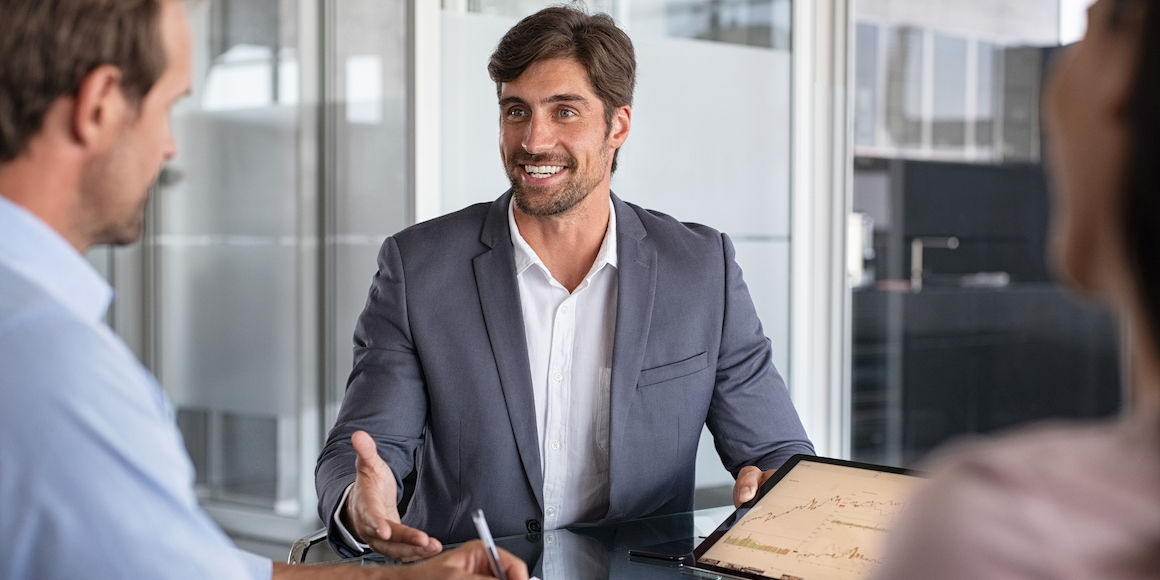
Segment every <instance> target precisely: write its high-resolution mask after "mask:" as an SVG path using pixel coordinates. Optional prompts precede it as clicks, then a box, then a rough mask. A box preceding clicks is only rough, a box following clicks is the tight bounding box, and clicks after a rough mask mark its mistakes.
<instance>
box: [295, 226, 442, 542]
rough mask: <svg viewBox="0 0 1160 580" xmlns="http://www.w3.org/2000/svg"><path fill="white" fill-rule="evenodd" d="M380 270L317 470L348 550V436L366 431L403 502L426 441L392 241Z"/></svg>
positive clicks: (325, 514) (399, 262)
mask: <svg viewBox="0 0 1160 580" xmlns="http://www.w3.org/2000/svg"><path fill="white" fill-rule="evenodd" d="M378 266H379V270H378V272H377V273H376V274H375V277H374V280H373V282H372V284H371V289H370V293H369V296H368V297H367V304H366V307H365V308H364V310H363V312H362V315H360V316H359V319H358V323H357V325H356V326H355V332H354V368H353V370H352V371H351V375H350V380H349V381H348V382H347V387H346V395H345V396H344V397H343V401H342V408H341V409H340V410H339V413H338V418H337V421H336V422H335V426H334V428H333V429H331V431H330V435H329V437H328V439H327V442H326V446H325V447H323V450H322V453H321V455H320V457H319V459H318V465H317V467H316V468H315V487H316V489H317V492H318V498H319V501H318V510H319V516H320V517H321V518H322V521H323V522H325V523H326V526H327V528H328V529H329V534H330V539H331V544H332V545H334V546H335V547H336V549H338V550H340V551H342V552H349V549H347V548H346V545H345V543H344V542H342V540H341V538H340V536H339V534H338V530H337V529H336V527H335V526H334V524H333V519H332V515H333V514H334V510H335V508H336V507H337V505H338V503H339V501H340V499H341V498H342V494H343V491H344V490H345V489H346V487H347V486H348V485H350V484H351V483H353V482H354V477H355V468H354V461H355V452H354V448H353V447H352V446H351V443H350V437H351V435H352V434H353V433H354V432H355V431H358V430H363V431H366V432H367V433H369V434H370V435H371V436H372V437H373V438H374V440H375V444H376V445H377V446H378V452H379V455H380V456H381V457H382V458H383V460H384V461H386V462H387V465H389V466H390V467H391V471H393V472H394V475H395V481H396V483H397V484H398V490H399V498H401V497H402V490H403V484H402V479H403V477H405V476H406V475H407V474H409V473H410V472H411V470H412V468H413V466H414V456H415V455H414V454H415V448H416V447H418V445H419V444H420V442H421V441H422V439H423V433H424V428H425V426H426V417H427V389H426V385H425V383H424V380H423V370H422V367H421V365H420V362H419V359H418V357H417V355H416V352H415V348H414V345H413V341H412V337H411V330H410V322H409V320H408V311H407V308H408V304H407V294H406V277H405V275H404V269H403V258H402V255H401V253H400V252H399V248H398V245H397V244H396V242H395V240H394V238H387V240H386V241H385V242H383V246H382V249H381V250H380V252H379V258H378Z"/></svg>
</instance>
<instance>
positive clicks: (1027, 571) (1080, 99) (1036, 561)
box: [877, 0, 1160, 580]
mask: <svg viewBox="0 0 1160 580" xmlns="http://www.w3.org/2000/svg"><path fill="white" fill-rule="evenodd" d="M1088 22H1089V25H1088V30H1087V34H1086V36H1085V37H1084V40H1083V41H1082V42H1080V43H1079V44H1078V45H1077V46H1075V47H1073V48H1070V49H1068V50H1067V52H1066V53H1065V54H1064V55H1063V56H1062V59H1061V61H1060V63H1059V64H1058V66H1057V67H1056V69H1055V71H1054V75H1053V77H1052V79H1051V82H1050V86H1049V88H1048V91H1047V96H1046V103H1045V105H1046V110H1047V114H1046V121H1047V124H1048V137H1049V139H1050V161H1051V162H1050V168H1051V173H1052V176H1053V186H1054V188H1053V189H1054V198H1055V208H1054V215H1053V238H1054V239H1053V244H1052V259H1053V262H1054V266H1055V269H1056V271H1057V273H1058V274H1059V275H1060V276H1061V277H1062V278H1063V279H1064V280H1066V281H1067V282H1068V283H1069V284H1070V285H1071V286H1072V287H1074V288H1076V289H1078V290H1080V291H1082V292H1085V293H1088V294H1091V295H1094V296H1096V297H1098V298H1100V299H1102V300H1104V301H1106V302H1107V303H1109V304H1110V305H1111V306H1113V307H1114V308H1115V309H1116V310H1117V311H1118V312H1119V314H1120V315H1121V320H1122V321H1123V323H1124V324H1125V325H1127V330H1128V333H1129V336H1130V337H1131V338H1130V340H1129V341H1128V343H1129V348H1130V350H1131V355H1132V356H1131V361H1132V364H1131V370H1132V372H1131V389H1132V395H1131V400H1130V403H1129V406H1130V411H1129V412H1127V413H1125V414H1124V416H1123V417H1122V418H1121V419H1120V420H1117V421H1114V422H1111V423H1105V424H1095V425H1091V424H1055V425H1047V426H1040V427H1035V428H1032V429H1029V430H1026V431H1023V432H1022V433H1019V434H1015V435H1011V436H1008V437H1005V438H1001V439H997V440H993V441H990V442H987V443H967V444H962V445H960V446H958V447H957V448H955V449H953V450H951V451H949V452H947V453H945V454H943V455H942V457H941V458H940V459H938V460H936V461H935V462H934V463H933V464H932V465H931V466H930V472H931V473H932V475H933V479H932V480H931V481H930V482H929V483H928V484H926V486H925V487H924V488H923V489H922V490H921V491H919V492H918V494H917V495H916V497H915V499H914V500H913V501H912V502H911V503H910V505H909V507H908V511H907V512H906V513H905V514H904V515H903V516H902V518H901V519H900V521H899V522H898V523H897V525H896V526H895V528H894V530H893V535H892V537H891V538H890V541H889V548H888V552H887V555H886V557H885V558H884V561H883V562H882V565H881V566H880V567H879V569H878V570H877V574H878V577H879V578H882V579H883V580H886V579H890V580H905V579H915V580H918V579H922V580H934V579H937V580H955V579H960V578H961V579H964V580H965V579H971V580H980V579H984V580H1007V579H1015V578H1051V579H1073V578H1074V579H1080V578H1084V579H1089V578H1113V579H1127V578H1160V6H1157V3H1156V0H1100V1H1099V2H1097V3H1096V4H1095V5H1094V6H1093V7H1092V8H1091V9H1090V10H1089V19H1088ZM1109 388H1111V385H1109Z"/></svg>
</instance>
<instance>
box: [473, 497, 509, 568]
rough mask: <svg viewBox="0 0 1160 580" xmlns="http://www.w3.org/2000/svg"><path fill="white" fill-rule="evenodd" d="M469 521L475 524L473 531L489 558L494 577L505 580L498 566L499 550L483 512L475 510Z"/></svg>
mask: <svg viewBox="0 0 1160 580" xmlns="http://www.w3.org/2000/svg"><path fill="white" fill-rule="evenodd" d="M471 521H473V522H475V531H476V533H478V534H479V539H480V540H483V548H484V549H485V550H487V555H488V557H490V558H491V567H492V569H493V570H495V577H496V578H499V580H507V576H504V573H503V568H501V567H500V565H499V550H497V549H496V547H495V539H494V538H492V537H491V528H489V527H487V520H486V519H485V518H484V517H483V510H475V513H473V514H471Z"/></svg>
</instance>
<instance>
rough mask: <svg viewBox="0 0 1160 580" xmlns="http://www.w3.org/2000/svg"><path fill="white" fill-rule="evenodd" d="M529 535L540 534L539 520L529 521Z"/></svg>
mask: <svg viewBox="0 0 1160 580" xmlns="http://www.w3.org/2000/svg"><path fill="white" fill-rule="evenodd" d="M528 533H531V534H538V533H540V521H539V520H528Z"/></svg>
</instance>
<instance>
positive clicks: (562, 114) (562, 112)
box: [556, 109, 576, 117]
mask: <svg viewBox="0 0 1160 580" xmlns="http://www.w3.org/2000/svg"><path fill="white" fill-rule="evenodd" d="M556 115H557V116H560V117H575V116H576V111H570V110H568V109H560V112H559V113H556Z"/></svg>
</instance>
